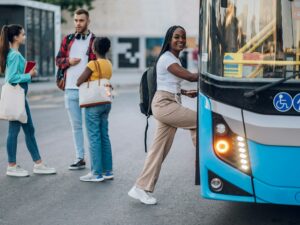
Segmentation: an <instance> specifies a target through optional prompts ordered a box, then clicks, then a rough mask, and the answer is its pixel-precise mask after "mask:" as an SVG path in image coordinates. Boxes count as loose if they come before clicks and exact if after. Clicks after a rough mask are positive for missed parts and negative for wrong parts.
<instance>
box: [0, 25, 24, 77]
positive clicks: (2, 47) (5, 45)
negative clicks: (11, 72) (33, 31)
mask: <svg viewBox="0 0 300 225" xmlns="http://www.w3.org/2000/svg"><path fill="white" fill-rule="evenodd" d="M22 29H23V27H22V26H21V25H17V24H11V25H4V26H3V27H2V29H1V34H0V73H4V71H5V68H6V58H7V55H8V52H9V48H10V46H9V43H13V41H14V37H15V36H19V35H20V33H21V32H22Z"/></svg>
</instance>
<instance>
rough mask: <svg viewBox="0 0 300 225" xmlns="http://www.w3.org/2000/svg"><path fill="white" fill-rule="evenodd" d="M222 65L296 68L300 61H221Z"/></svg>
mask: <svg viewBox="0 0 300 225" xmlns="http://www.w3.org/2000/svg"><path fill="white" fill-rule="evenodd" d="M223 63H224V64H243V65H245V64H249V65H270V66H297V65H300V61H278V60H273V61H272V60H223Z"/></svg>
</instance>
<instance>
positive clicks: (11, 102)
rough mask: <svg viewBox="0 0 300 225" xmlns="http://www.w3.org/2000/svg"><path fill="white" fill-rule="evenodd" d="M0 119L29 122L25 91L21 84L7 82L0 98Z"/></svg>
mask: <svg viewBox="0 0 300 225" xmlns="http://www.w3.org/2000/svg"><path fill="white" fill-rule="evenodd" d="M0 119H3V120H9V121H20V122H21V123H27V113H26V109H25V92H24V89H23V88H21V87H20V85H19V84H17V85H15V86H13V85H11V84H9V83H5V84H4V85H3V86H2V90H1V98H0Z"/></svg>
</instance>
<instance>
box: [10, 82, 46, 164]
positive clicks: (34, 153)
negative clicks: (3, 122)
mask: <svg viewBox="0 0 300 225" xmlns="http://www.w3.org/2000/svg"><path fill="white" fill-rule="evenodd" d="M20 86H21V87H22V88H23V89H24V90H25V94H27V90H28V84H27V83H20ZM25 108H26V113H27V118H28V119H27V123H21V122H19V121H9V125H8V136H7V142H6V149H7V155H8V162H9V163H16V155H17V142H18V135H19V132H20V129H21V127H22V129H23V131H24V134H25V141H26V146H27V148H28V150H29V152H30V154H31V157H32V160H33V161H38V160H40V159H41V156H40V153H39V149H38V146H37V143H36V140H35V136H34V126H33V122H32V118H31V113H30V109H29V105H28V102H27V100H25Z"/></svg>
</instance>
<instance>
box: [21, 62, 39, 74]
mask: <svg viewBox="0 0 300 225" xmlns="http://www.w3.org/2000/svg"><path fill="white" fill-rule="evenodd" d="M35 65H36V62H34V61H27V62H26V66H25V71H24V73H29V72H30V70H32V68H33V67H35Z"/></svg>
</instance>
